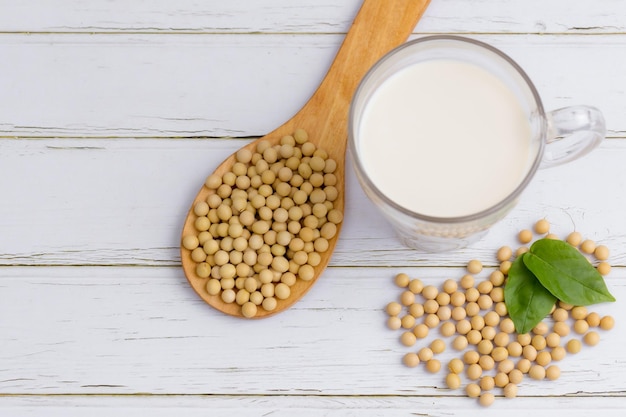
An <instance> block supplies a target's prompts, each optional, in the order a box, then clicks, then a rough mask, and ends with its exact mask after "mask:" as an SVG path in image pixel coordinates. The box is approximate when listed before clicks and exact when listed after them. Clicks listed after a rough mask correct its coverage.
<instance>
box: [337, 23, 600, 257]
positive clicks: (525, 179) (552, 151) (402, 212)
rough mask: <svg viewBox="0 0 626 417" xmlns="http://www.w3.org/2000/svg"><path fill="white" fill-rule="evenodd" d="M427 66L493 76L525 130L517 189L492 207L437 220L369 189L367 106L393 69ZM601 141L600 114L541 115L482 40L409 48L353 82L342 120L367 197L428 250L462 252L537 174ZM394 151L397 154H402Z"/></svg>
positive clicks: (527, 84) (412, 243)
mask: <svg viewBox="0 0 626 417" xmlns="http://www.w3.org/2000/svg"><path fill="white" fill-rule="evenodd" d="M433 60H451V61H455V62H462V63H466V64H472V65H474V66H477V67H479V68H480V69H482V70H486V71H487V72H488V73H490V74H492V75H493V76H495V77H497V79H499V80H500V81H501V82H503V83H504V85H505V86H506V87H507V88H508V89H509V90H510V92H511V93H512V94H513V95H514V96H515V100H516V101H517V103H518V104H519V105H520V106H521V109H522V111H523V118H524V119H526V120H527V121H528V124H529V128H530V138H529V140H530V142H529V154H528V155H529V156H528V158H526V159H527V160H526V161H525V162H524V164H525V170H524V173H523V175H522V178H521V180H519V183H518V184H517V186H516V187H515V188H514V189H513V190H512V191H510V192H509V193H508V194H507V195H506V197H504V198H503V199H501V200H499V201H498V202H497V203H495V204H493V205H491V206H489V207H487V208H484V209H481V210H479V211H476V212H473V213H469V214H462V215H458V216H442V217H438V216H436V215H435V216H433V215H432V214H429V215H425V214H420V213H419V212H416V211H412V210H411V209H409V208H407V207H406V205H404V206H403V205H400V204H398V202H396V201H394V200H393V199H391V198H390V197H389V196H388V195H386V194H385V192H384V190H381V189H380V188H379V187H377V186H376V185H375V183H374V181H373V180H372V175H371V173H368V171H367V166H366V165H367V164H366V163H365V162H364V154H363V152H364V151H363V149H364V148H363V143H364V142H363V136H364V134H363V129H362V122H363V120H364V113H365V110H366V107H367V105H368V100H369V99H370V98H371V97H372V95H373V94H374V93H376V92H377V90H378V89H379V88H380V87H381V85H383V84H384V83H385V81H387V80H388V79H389V78H390V77H392V76H394V75H395V74H397V73H398V72H399V71H401V70H403V69H405V68H407V67H410V66H412V65H415V64H419V63H424V62H427V61H433ZM524 123H525V122H524ZM441 128H442V129H445V128H446V127H445V126H442V127H441ZM605 135H606V127H605V123H604V118H603V116H602V113H601V112H600V111H599V110H598V109H596V108H593V107H589V106H573V107H566V108H562V109H558V110H555V111H552V112H545V111H544V108H543V105H542V103H541V99H540V97H539V94H538V93H537V90H536V89H535V87H534V85H533V84H532V82H531V81H530V79H529V78H528V76H527V75H526V73H524V71H523V70H522V68H520V66H519V65H517V64H516V63H515V62H514V61H513V60H512V59H511V58H509V57H508V56H507V55H505V54H504V53H503V52H501V51H500V50H498V49H496V48H494V47H492V46H490V45H488V44H485V43H483V42H479V41H476V40H473V39H469V38H465V37H459V36H448V35H438V36H427V37H423V38H419V39H416V40H414V41H410V42H407V43H405V44H403V45H401V46H399V47H397V48H396V49H394V50H392V51H391V52H389V53H388V54H387V55H385V56H384V57H383V58H381V60H380V61H378V62H377V63H376V64H375V65H374V66H373V67H372V68H371V69H370V70H369V72H368V73H367V74H366V75H365V77H364V78H363V80H362V81H361V83H360V84H359V86H358V88H357V90H356V92H355V95H354V97H353V100H352V103H351V107H350V113H349V117H348V147H349V152H350V155H351V157H352V163H353V167H354V170H355V172H356V175H357V178H358V180H359V182H360V184H361V187H362V188H363V190H364V191H365V194H366V195H367V196H368V197H369V198H370V199H371V200H372V201H373V202H374V204H375V205H376V206H377V208H378V209H379V210H380V211H381V212H382V214H383V215H384V217H385V218H386V219H387V220H388V221H389V222H390V223H391V225H392V226H393V228H394V230H395V232H396V234H397V236H398V237H399V239H400V240H401V241H402V243H403V244H405V245H406V246H408V247H410V248H414V249H420V250H424V251H427V252H438V251H447V250H454V249H460V248H463V247H465V246H467V245H469V244H471V243H474V242H475V241H477V240H478V239H480V238H481V237H482V236H484V235H485V234H486V233H487V231H488V229H489V227H490V226H492V225H493V224H494V223H496V222H497V221H499V220H501V219H502V218H504V217H505V216H506V214H507V213H508V212H509V211H510V210H511V209H512V208H513V207H514V206H515V204H516V203H517V200H518V198H519V196H520V194H521V193H522V191H523V190H524V189H525V188H526V186H527V185H528V184H529V182H530V181H531V179H532V178H533V176H534V175H535V172H536V171H537V169H539V168H544V167H551V166H556V165H559V164H562V163H565V162H568V161H571V160H573V159H576V158H578V157H580V156H582V155H584V154H586V153H587V152H589V151H590V150H592V149H593V148H594V147H596V146H597V145H598V144H599V143H600V142H601V141H602V139H604V137H605ZM379 140H380V141H385V142H386V144H388V145H389V146H393V144H390V138H389V137H380V138H379V137H377V138H376V141H379ZM396 151H397V152H402V149H397V150H396ZM425 152H427V150H425ZM484 152H489V150H488V149H485V150H484ZM440 156H441V155H440ZM459 175H463V174H462V173H459ZM420 180H421V181H429V180H430V179H429V178H408V181H407V179H406V178H404V179H402V178H398V181H406V184H405V185H406V187H410V185H411V183H413V184H415V181H420Z"/></svg>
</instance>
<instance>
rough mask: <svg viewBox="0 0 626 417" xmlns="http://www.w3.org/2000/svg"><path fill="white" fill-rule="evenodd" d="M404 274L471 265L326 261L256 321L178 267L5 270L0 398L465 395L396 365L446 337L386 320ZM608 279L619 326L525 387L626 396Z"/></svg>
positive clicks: (449, 271) (625, 284) (618, 279)
mask: <svg viewBox="0 0 626 417" xmlns="http://www.w3.org/2000/svg"><path fill="white" fill-rule="evenodd" d="M400 271H403V272H406V273H408V274H409V275H410V276H413V277H420V278H421V279H422V280H423V282H424V283H426V284H433V285H440V284H441V282H442V281H443V280H444V279H446V278H460V277H461V276H462V275H463V274H464V270H463V269H461V268H445V267H439V268H367V267H365V268H356V267H355V268H330V269H328V270H327V271H326V273H325V274H324V276H322V277H321V279H320V280H319V281H318V282H317V284H316V285H315V287H314V288H313V289H312V290H311V291H310V292H309V293H308V294H307V295H306V296H305V297H304V298H303V299H302V300H301V301H300V302H298V303H297V304H296V305H295V306H294V307H292V308H291V309H290V310H288V311H286V312H284V313H282V314H279V315H277V316H273V317H270V318H267V319H263V320H260V321H246V320H241V319H237V318H234V317H230V316H225V315H223V314H222V313H219V312H217V311H215V310H213V309H212V308H210V307H209V306H208V305H206V304H204V302H202V301H201V300H200V298H199V297H197V295H196V294H195V293H194V292H193V291H192V290H191V288H190V286H189V285H188V284H187V282H186V280H185V278H184V277H183V275H182V272H181V270H180V269H179V268H168V267H159V268H141V267H132V268H131V267H128V268H118V267H105V268H103V267H57V268H50V267H48V268H37V267H3V268H0V299H2V300H11V301H12V302H2V303H0V334H1V335H3V336H2V339H3V340H2V349H0V363H1V364H2V366H1V367H0V394H4V395H7V394H11V395H13V394H96V393H97V394H137V393H149V394H207V395H208V394H210V395H213V394H220V395H266V394H267V395H279V396H280V395H313V396H318V395H348V396H350V395H376V396H381V395H385V396H386V395H392V396H419V397H423V396H446V397H449V396H456V395H461V392H460V391H459V392H450V391H449V390H448V389H446V388H445V387H444V377H445V374H444V373H443V372H440V373H439V374H429V373H427V372H425V371H424V369H423V368H421V367H420V368H416V369H409V368H406V367H404V366H403V365H402V364H401V363H400V361H401V358H402V356H403V355H404V354H405V353H406V352H409V351H412V350H414V351H416V350H417V349H418V347H421V346H422V345H425V344H427V343H429V341H430V337H435V336H436V335H437V333H436V332H432V334H431V336H430V337H429V339H426V340H425V341H422V342H421V343H419V344H418V345H416V346H414V347H413V348H406V347H403V346H402V345H401V344H400V343H399V332H394V331H391V330H388V329H387V328H386V327H385V321H386V314H385V313H384V312H383V310H382V309H383V307H384V306H385V305H386V304H387V303H388V302H390V301H393V300H396V299H397V298H398V297H399V294H400V292H401V290H400V289H399V288H397V287H396V286H395V285H394V284H393V283H392V279H393V276H395V274H396V273H398V272H400ZM488 272H489V271H486V270H485V271H484V272H483V274H481V275H479V276H478V277H479V278H483V277H486V276H487V275H488ZM607 285H608V287H609V289H610V291H611V292H612V293H613V294H614V295H615V297H616V298H617V299H618V300H619V301H618V302H616V303H609V304H602V305H598V306H594V307H593V308H590V310H591V311H598V312H599V313H600V314H611V315H613V316H614V317H615V318H616V326H615V328H614V329H613V330H612V331H610V332H601V342H600V343H599V344H598V345H597V346H595V347H593V348H584V349H583V350H582V351H581V352H580V353H579V354H577V355H575V356H572V355H568V356H567V357H566V358H565V359H564V360H563V361H561V362H559V366H560V367H561V369H562V373H561V378H560V379H558V380H557V381H533V380H530V379H529V378H526V379H525V380H524V381H522V383H521V384H520V388H519V395H520V396H540V397H552V396H563V395H568V396H583V397H587V396H589V395H592V396H605V395H606V396H612V395H617V396H623V395H624V393H625V391H626V386H625V385H624V383H625V382H624V377H623V369H624V366H625V365H626V363H625V359H624V355H623V346H624V343H626V321H624V320H622V319H621V314H620V311H621V310H623V307H622V303H623V300H624V299H625V298H626V268H615V269H614V270H613V272H612V273H611V274H610V275H609V276H608V278H607ZM455 354H456V352H455V351H454V350H453V349H452V348H448V349H447V351H446V352H444V353H442V354H440V356H439V358H440V359H441V361H442V363H443V364H444V365H445V364H447V362H448V360H449V359H451V358H452V357H454V356H455ZM586 400H587V399H586ZM468 404H471V402H468ZM502 404H503V405H504V404H505V403H504V402H503V403H502ZM590 404H591V403H590Z"/></svg>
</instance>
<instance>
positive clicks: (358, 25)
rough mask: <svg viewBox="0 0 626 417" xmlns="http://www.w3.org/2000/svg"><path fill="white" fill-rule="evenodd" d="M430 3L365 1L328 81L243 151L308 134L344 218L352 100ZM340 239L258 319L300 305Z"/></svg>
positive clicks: (200, 282) (226, 308)
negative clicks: (326, 164) (308, 276)
mask: <svg viewBox="0 0 626 417" xmlns="http://www.w3.org/2000/svg"><path fill="white" fill-rule="evenodd" d="M429 2H430V0H365V1H364V2H363V5H362V6H361V9H360V10H359V13H358V14H357V16H356V18H355V19H354V22H353V23H352V26H351V27H350V30H349V31H348V33H347V35H346V37H345V39H344V41H343V44H342V45H341V48H340V49H339V51H338V53H337V56H336V57H335V60H334V62H333V63H332V65H331V67H330V69H329V70H328V73H327V74H326V77H325V78H324V80H323V81H322V83H321V84H320V86H319V88H318V89H317V91H315V93H314V94H313V96H312V97H311V98H310V99H309V101H308V102H307V103H306V104H305V105H304V107H303V108H302V109H300V111H298V113H296V115H295V116H293V117H292V118H291V119H290V120H288V121H287V122H285V124H283V125H282V126H280V127H278V128H277V129H275V130H274V131H273V132H271V133H269V134H267V135H266V136H263V137H262V138H260V139H258V140H257V141H254V142H252V143H250V144H248V145H247V146H245V148H248V149H250V150H251V151H254V148H255V147H256V143H257V142H258V141H259V140H262V139H263V140H267V141H269V142H271V143H272V144H277V143H279V141H280V138H281V137H283V136H285V135H291V134H293V132H294V131H295V130H296V129H297V128H303V129H305V130H306V131H307V132H308V134H309V141H310V142H313V143H314V144H315V145H317V147H319V148H322V149H324V150H325V151H326V152H328V154H329V156H330V157H331V158H333V159H335V161H337V171H336V172H335V174H336V176H337V185H336V187H337V190H338V191H339V196H338V198H337V199H336V200H335V201H334V205H335V208H337V209H339V210H341V211H342V212H343V209H344V198H345V184H344V175H345V153H346V142H347V129H348V122H347V120H348V110H349V107H350V100H351V99H352V96H353V94H354V92H355V90H356V88H357V85H358V83H359V82H360V80H361V79H362V78H363V76H364V75H365V73H366V72H367V70H368V69H369V68H370V67H371V66H372V65H373V64H374V63H375V62H376V61H378V60H379V59H380V58H381V57H382V56H383V55H384V54H385V53H387V52H388V51H390V50H391V49H393V48H394V47H396V46H398V45H400V44H401V43H403V42H404V41H406V39H407V38H408V36H409V35H410V34H411V31H412V30H413V28H414V27H415V25H416V23H417V21H418V20H419V18H420V17H421V16H422V14H423V13H424V10H425V9H426V7H427V6H428V3H429ZM234 162H235V154H233V155H231V156H230V157H228V158H227V159H226V160H225V161H224V162H223V163H222V164H221V165H220V166H219V167H217V169H216V170H215V173H216V174H218V175H220V176H221V175H223V174H224V173H226V172H228V171H229V170H230V168H231V167H232V165H233V164H234ZM211 193H213V191H211V190H209V189H208V188H206V187H204V186H203V187H202V189H201V190H200V192H199V193H198V195H197V196H196V198H195V200H194V202H193V204H192V206H191V209H190V210H189V213H188V215H187V219H186V220H185V224H184V227H183V231H182V236H186V235H189V234H195V233H196V231H195V229H194V220H195V219H196V215H195V214H194V213H193V207H194V205H195V204H196V203H197V202H199V201H205V200H206V199H207V197H208V196H209V195H210V194H211ZM338 229H339V227H338ZM338 235H339V230H338V233H337V235H335V237H333V238H332V239H331V240H330V242H329V243H330V246H329V248H328V250H327V251H326V252H324V253H322V254H321V257H322V261H321V263H320V264H319V265H318V266H317V267H315V278H314V279H312V280H310V281H303V280H300V279H298V280H297V283H296V284H295V285H293V286H292V287H291V295H290V297H289V298H287V299H285V300H277V301H278V305H277V308H276V309H275V310H273V311H266V310H264V309H263V308H261V307H259V309H258V312H257V314H256V316H255V317H254V318H262V317H268V316H270V315H273V314H276V313H279V312H281V311H283V310H285V309H287V308H289V307H290V306H291V305H293V304H294V303H295V302H296V301H298V300H299V299H300V298H301V297H302V296H303V295H304V294H305V293H306V292H307V291H308V290H309V289H310V288H311V286H312V285H313V284H314V283H315V281H317V278H318V277H319V276H320V275H321V273H322V271H323V270H324V269H325V268H326V266H327V265H328V262H329V260H330V257H331V255H332V253H333V250H334V249H335V245H336V244H337V237H338ZM181 258H182V266H183V270H184V271H185V275H186V276H187V279H188V280H189V283H190V284H191V286H192V287H193V289H194V290H195V291H196V292H197V293H198V295H200V297H202V299H203V300H204V301H206V302H207V303H208V304H210V305H211V306H213V307H215V308H216V309H218V310H220V311H222V312H224V313H226V314H230V315H232V316H238V317H243V315H242V314H241V307H240V306H239V305H237V304H236V303H230V304H227V303H224V302H223V301H222V299H221V297H220V296H219V295H215V296H211V295H209V294H208V293H207V291H206V288H205V285H206V281H207V279H206V278H200V277H198V276H197V275H196V272H195V268H196V263H195V262H194V261H193V260H192V259H191V252H190V251H189V250H187V249H185V248H184V247H182V246H181Z"/></svg>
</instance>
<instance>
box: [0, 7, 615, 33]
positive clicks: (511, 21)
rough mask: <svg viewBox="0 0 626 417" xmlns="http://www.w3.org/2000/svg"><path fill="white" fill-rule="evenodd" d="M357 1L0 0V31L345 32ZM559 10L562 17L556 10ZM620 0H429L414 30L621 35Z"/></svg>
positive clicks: (425, 31)
mask: <svg viewBox="0 0 626 417" xmlns="http://www.w3.org/2000/svg"><path fill="white" fill-rule="evenodd" d="M359 4H360V0H341V1H336V0H335V1H330V0H320V1H317V2H316V3H315V7H311V3H310V2H308V1H306V0H293V1H291V2H289V5H288V6H285V2H284V1H282V0H264V1H255V2H250V1H246V0H230V1H227V2H222V1H212V2H196V1H193V0H179V1H176V2H171V1H166V0H159V1H149V2H131V3H129V2H125V1H122V0H112V1H106V0H97V1H90V2H89V4H88V5H86V4H85V3H84V2H81V1H80V0H55V1H45V0H35V1H29V2H28V3H27V4H26V3H23V2H17V1H3V2H2V10H3V13H2V15H1V16H0V29H1V30H2V31H4V32H123V31H126V32H151V33H162V32H174V33H178V32H212V33H242V32H244V33H250V32H261V33H278V32H284V33H303V32H305V33H312V32H316V33H337V32H345V31H346V30H347V28H348V26H349V25H350V22H351V20H352V18H353V17H354V15H355V14H356V10H357V9H358V7H359ZM565 10H566V11H567V13H564V11H565ZM625 14H626V10H625V8H624V4H623V2H621V0H597V1H595V2H594V5H593V7H591V8H590V7H585V6H584V3H576V4H572V3H571V2H570V1H568V0H551V1H549V2H545V1H541V0H528V1H523V2H522V1H518V0H476V1H472V2H471V3H470V2H467V1H464V0H439V1H433V2H432V4H431V5H430V6H429V10H428V11H427V14H426V16H425V19H424V20H423V22H422V23H420V26H419V27H418V29H417V31H418V32H419V33H441V32H465V33H493V32H505V33H507V32H512V33H527V32H528V33H555V32H556V33H615V32H624V30H625V28H626V26H625V24H624V22H625V19H624V17H625Z"/></svg>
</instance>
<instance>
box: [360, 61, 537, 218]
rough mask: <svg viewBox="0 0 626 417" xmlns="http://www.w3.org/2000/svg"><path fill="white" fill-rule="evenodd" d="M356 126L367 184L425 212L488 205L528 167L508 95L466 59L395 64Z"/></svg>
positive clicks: (526, 146)
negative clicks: (399, 66) (398, 68)
mask: <svg viewBox="0 0 626 417" xmlns="http://www.w3.org/2000/svg"><path fill="white" fill-rule="evenodd" d="M356 129H357V130H356V135H357V136H358V138H359V140H358V142H359V152H360V154H361V159H362V163H363V167H364V169H365V171H366V172H367V175H368V176H369V177H370V179H371V180H372V182H373V183H374V185H375V186H376V187H377V188H378V189H379V190H380V191H381V192H382V193H383V194H385V195H386V196H387V197H388V198H390V199H391V200H392V201H394V202H396V203H397V204H399V205H400V206H403V207H405V208H407V209H409V210H411V211H413V212H416V213H419V214H422V215H426V216H435V217H458V216H466V215H471V214H474V213H478V212H480V211H483V210H485V209H488V208H489V207H492V206H494V205H495V204H497V203H499V202H500V201H502V200H504V199H505V198H506V197H507V196H508V195H509V194H511V192H513V190H514V189H515V188H516V187H517V186H518V185H519V184H520V182H521V181H522V180H523V178H524V176H525V174H526V172H527V171H528V169H529V165H530V162H529V158H530V141H531V128H530V124H529V121H528V119H527V116H526V115H525V114H524V111H523V109H522V108H521V106H520V104H519V102H518V100H517V99H516V97H515V95H514V94H513V92H512V91H510V90H509V89H508V87H507V86H506V85H505V84H504V83H503V82H502V81H500V80H499V79H498V78H497V77H495V76H494V75H492V74H490V73H489V72H487V71H486V70H484V69H482V68H480V67H478V66H475V65H473V64H469V63H465V62H460V61H454V60H444V59H441V60H433V61H426V62H421V63H417V64H413V65H411V66H409V67H407V68H404V69H402V70H401V71H399V72H398V73H396V74H394V75H393V76H391V77H390V78H389V79H387V80H385V81H384V82H383V84H382V85H381V86H379V88H378V89H377V90H376V91H375V92H374V93H373V95H372V96H371V97H370V98H369V100H368V102H367V104H366V106H365V109H364V112H363V116H362V118H361V123H360V124H359V126H356Z"/></svg>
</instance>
